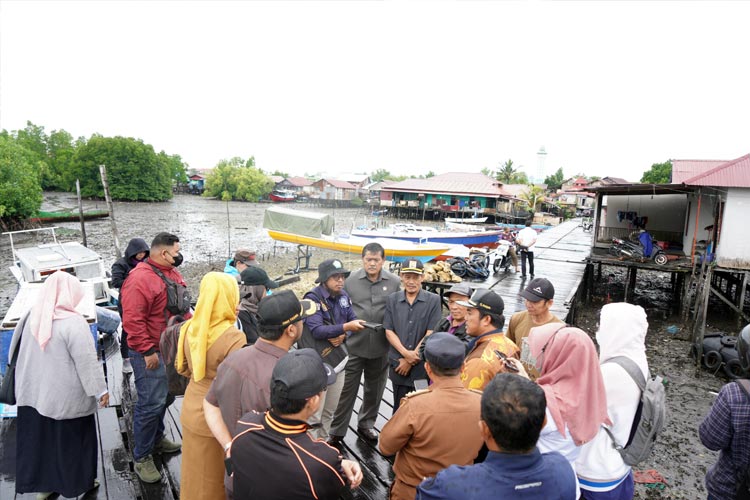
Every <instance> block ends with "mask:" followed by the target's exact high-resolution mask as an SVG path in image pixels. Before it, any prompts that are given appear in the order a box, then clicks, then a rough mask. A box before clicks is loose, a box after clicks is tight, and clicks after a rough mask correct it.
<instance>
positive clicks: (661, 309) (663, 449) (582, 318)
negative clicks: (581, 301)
mask: <svg viewBox="0 0 750 500" xmlns="http://www.w3.org/2000/svg"><path fill="white" fill-rule="evenodd" d="M624 284H625V273H624V271H623V270H622V269H619V268H614V267H613V268H608V267H606V266H605V267H604V272H603V273H602V280H601V281H600V282H597V283H596V289H595V293H594V299H593V301H592V304H591V305H590V306H589V307H585V308H581V310H580V311H579V314H578V318H577V320H576V323H577V324H578V325H579V326H580V327H581V328H583V329H585V330H587V331H588V332H591V333H592V334H593V332H595V331H596V329H597V325H598V323H599V311H600V310H601V307H602V306H603V305H604V304H606V303H609V302H617V301H622V299H623V296H624V288H625V287H624ZM635 302H636V303H637V304H638V305H641V306H643V308H644V309H645V310H646V312H647V314H648V318H649V332H648V336H647V339H646V344H647V356H648V360H649V366H650V369H651V372H652V373H653V374H660V375H661V376H663V377H664V378H665V379H666V380H667V381H668V386H667V401H668V411H669V415H668V419H669V420H668V424H667V427H666V429H665V431H664V432H663V433H662V435H661V436H660V437H659V441H658V442H657V444H656V447H655V449H654V453H653V455H652V456H651V457H650V459H649V460H648V461H647V462H645V463H643V464H640V465H639V466H637V467H636V469H638V470H646V469H655V470H656V471H658V472H659V473H660V474H661V475H662V476H663V477H664V479H665V480H666V482H667V483H668V484H667V485H666V486H665V487H664V489H655V488H649V487H646V486H644V485H636V498H644V499H645V498H689V499H698V498H705V497H706V490H705V487H704V486H703V479H704V476H705V474H706V470H707V469H708V468H709V467H710V466H711V465H712V464H713V463H714V462H716V459H717V457H718V453H714V452H712V451H709V450H708V449H706V448H705V447H704V446H703V445H702V444H701V442H700V439H699V437H698V426H699V425H700V423H701V421H702V420H703V417H704V416H705V414H706V413H707V412H708V410H709V408H710V407H711V405H712V404H713V401H714V399H715V394H716V393H718V391H719V390H720V389H721V387H722V386H723V385H724V384H725V383H727V382H728V379H727V378H726V377H725V376H724V374H723V372H720V373H718V374H716V375H714V374H712V373H709V372H707V371H706V370H705V369H703V370H699V369H696V367H695V363H694V362H693V360H692V358H690V357H689V354H688V353H689V351H690V342H689V341H688V340H687V339H688V335H689V334H688V333H687V332H683V331H682V330H679V331H677V332H676V333H669V332H671V331H674V326H676V325H679V324H680V323H679V318H678V317H677V314H676V312H675V309H676V305H675V304H673V303H671V288H670V276H669V274H667V273H643V272H641V273H639V274H638V282H637V284H636V295H635ZM722 309H723V308H722V306H721V305H720V304H719V303H717V304H714V303H711V307H710V310H711V311H712V313H713V314H712V315H711V316H710V317H709V324H708V327H707V332H712V331H720V330H721V331H727V332H733V333H734V332H736V329H735V328H736V323H735V320H734V319H733V316H732V315H729V314H727V313H726V311H723V310H722ZM670 326H672V327H673V328H669V329H668V327H670Z"/></svg>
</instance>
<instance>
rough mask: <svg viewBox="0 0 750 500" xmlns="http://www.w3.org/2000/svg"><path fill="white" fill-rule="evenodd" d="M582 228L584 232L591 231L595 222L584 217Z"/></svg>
mask: <svg viewBox="0 0 750 500" xmlns="http://www.w3.org/2000/svg"><path fill="white" fill-rule="evenodd" d="M581 227H582V228H583V230H584V231H591V229H592V228H593V227H594V221H592V220H591V218H590V217H584V218H583V220H582V221H581Z"/></svg>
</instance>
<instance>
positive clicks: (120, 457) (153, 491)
mask: <svg viewBox="0 0 750 500" xmlns="http://www.w3.org/2000/svg"><path fill="white" fill-rule="evenodd" d="M590 247H591V233H587V232H584V231H583V230H582V228H581V227H580V226H579V225H578V221H569V222H566V223H563V224H561V225H559V226H555V227H551V228H550V229H548V230H546V231H544V232H542V233H541V234H540V235H539V240H538V242H537V244H536V251H535V253H534V264H535V277H538V278H547V279H549V280H550V281H551V282H552V283H553V284H554V286H555V302H554V306H553V307H552V312H553V313H554V314H555V315H557V316H558V317H560V318H563V319H567V320H568V321H574V316H575V306H576V304H577V298H578V294H579V290H580V289H582V287H581V286H580V285H581V283H582V281H583V278H584V269H585V267H586V263H587V260H586V259H587V258H588V256H589V251H590ZM530 279H531V278H530V277H528V278H526V279H522V278H521V275H520V273H518V274H516V273H513V271H512V270H511V271H510V272H508V273H500V274H497V275H491V276H490V277H489V278H488V279H487V280H485V281H483V282H477V283H472V286H474V287H476V288H489V289H492V290H494V291H495V292H497V293H499V294H500V295H501V296H502V297H503V299H504V301H505V311H506V312H505V314H506V317H507V318H510V315H512V314H513V313H514V312H517V311H522V310H524V301H523V298H521V297H520V296H519V292H520V291H521V290H523V289H524V287H525V286H526V284H527V283H528V282H529V280H530ZM446 286H450V285H449V284H445V285H435V286H433V287H434V288H436V289H438V290H440V289H442V290H444V289H445V288H446ZM103 351H104V352H103V354H104V356H103V357H104V359H106V362H104V363H102V367H103V369H104V370H105V374H106V376H107V385H108V388H109V392H110V405H111V406H110V407H109V408H105V409H100V410H99V411H98V412H97V418H96V422H97V430H98V434H99V474H98V477H99V481H100V482H101V486H100V487H99V488H97V489H96V490H93V491H91V492H89V493H87V494H85V495H82V496H81V497H79V498H81V499H102V500H104V499H107V500H132V499H137V500H162V499H164V500H173V499H175V500H176V499H178V498H179V490H180V466H181V458H182V457H181V455H180V454H179V453H178V454H174V455H164V456H163V457H161V458H159V457H157V460H156V463H157V467H158V468H159V469H160V470H161V471H162V472H163V475H162V480H161V482H159V483H157V484H153V485H149V484H144V483H142V482H140V481H139V480H138V478H137V477H136V475H135V473H134V472H133V455H132V446H131V443H132V428H133V425H132V410H133V404H134V402H135V399H136V397H137V396H136V391H135V387H134V384H133V378H132V375H123V374H122V360H121V358H120V351H119V346H118V345H117V343H116V341H110V342H108V343H107V345H106V346H105V347H104V350H103ZM359 397H360V398H361V387H360V395H359ZM357 407H358V405H355V413H354V414H353V415H352V420H351V423H350V432H348V433H347V435H346V436H345V439H344V454H345V455H347V457H348V458H351V459H353V460H357V461H358V462H359V463H360V465H361V466H362V469H363V472H364V480H363V481H362V485H361V486H360V487H359V488H357V489H356V490H353V491H351V492H348V491H347V492H346V493H345V494H343V495H342V499H347V500H348V499H363V500H365V499H368V500H369V499H372V500H376V499H377V500H381V499H385V498H387V496H388V494H387V492H388V488H389V485H390V483H391V482H392V480H393V472H392V470H391V465H392V462H393V457H384V456H382V455H381V454H380V453H379V452H378V450H377V444H376V443H371V442H369V441H366V440H364V439H361V438H359V436H358V435H357V433H356V429H357V415H356V411H357ZM181 408H182V398H177V400H176V401H175V402H174V403H173V404H172V405H171V406H170V407H169V408H168V410H167V415H166V417H165V424H166V433H167V437H168V438H169V439H171V440H174V441H176V442H181V440H182V428H181V425H180V410H181ZM392 410H393V393H392V390H391V387H390V382H389V383H388V386H387V388H386V393H385V395H384V396H383V402H382V404H381V405H380V413H379V416H378V419H377V421H376V423H375V430H376V431H377V432H380V430H381V429H382V428H383V426H384V425H385V424H386V422H387V421H388V419H389V418H390V417H391V414H392ZM17 439H23V437H22V436H17V435H16V426H15V419H12V418H10V419H3V420H0V499H1V500H11V499H14V498H15V499H18V500H31V499H33V498H35V495H34V494H24V495H16V494H15V484H14V477H15V448H16V440H17Z"/></svg>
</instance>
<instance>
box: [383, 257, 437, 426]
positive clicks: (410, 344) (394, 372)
mask: <svg viewBox="0 0 750 500" xmlns="http://www.w3.org/2000/svg"><path fill="white" fill-rule="evenodd" d="M423 279H424V264H422V262H421V261H419V260H416V259H409V260H407V261H405V262H403V263H402V264H401V284H402V285H403V286H404V289H403V290H401V291H399V292H396V293H393V294H391V295H389V296H388V300H387V301H386V303H385V316H384V317H383V328H385V336H386V338H387V339H388V342H389V343H390V344H391V348H390V350H389V351H388V362H389V363H390V371H389V373H388V375H389V377H390V378H391V383H392V384H393V412H394V413H395V412H396V410H398V406H399V404H400V403H401V398H403V397H404V396H406V394H407V393H409V392H411V391H413V390H414V381H415V380H420V379H426V377H427V374H426V372H425V370H424V363H423V362H422V361H421V360H420V359H419V344H420V343H421V342H422V339H424V338H425V336H427V335H429V334H431V333H432V328H433V327H434V325H435V324H437V322H438V321H440V297H438V296H437V295H436V294H434V293H432V292H427V291H425V290H423V289H422V280H423Z"/></svg>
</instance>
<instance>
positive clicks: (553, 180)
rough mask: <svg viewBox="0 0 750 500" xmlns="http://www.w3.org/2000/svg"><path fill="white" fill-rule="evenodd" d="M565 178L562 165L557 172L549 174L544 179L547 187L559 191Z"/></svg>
mask: <svg viewBox="0 0 750 500" xmlns="http://www.w3.org/2000/svg"><path fill="white" fill-rule="evenodd" d="M564 180H565V178H564V177H563V169H562V167H560V168H558V169H557V172H555V173H554V174H552V175H548V176H547V178H546V179H544V183H545V184H546V185H547V189H549V190H551V191H557V190H558V189H560V188H561V187H562V183H563V181H564Z"/></svg>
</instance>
